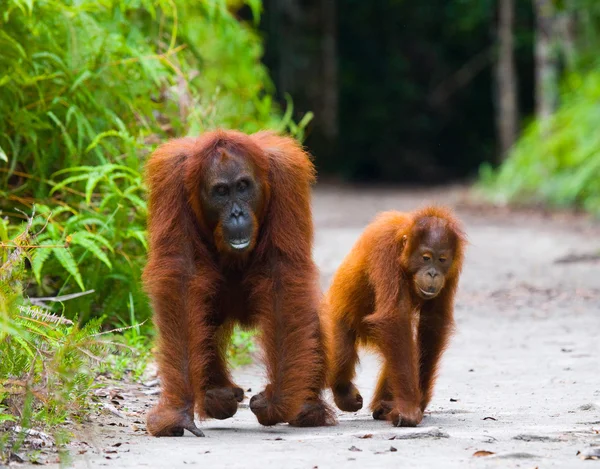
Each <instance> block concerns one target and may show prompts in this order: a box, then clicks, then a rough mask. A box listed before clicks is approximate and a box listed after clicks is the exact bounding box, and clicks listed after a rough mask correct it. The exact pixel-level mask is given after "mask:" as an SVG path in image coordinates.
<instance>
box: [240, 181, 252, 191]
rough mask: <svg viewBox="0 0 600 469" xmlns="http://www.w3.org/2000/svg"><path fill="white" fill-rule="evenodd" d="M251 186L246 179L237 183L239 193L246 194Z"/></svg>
mask: <svg viewBox="0 0 600 469" xmlns="http://www.w3.org/2000/svg"><path fill="white" fill-rule="evenodd" d="M249 185H250V183H249V182H248V181H247V180H246V179H242V180H241V181H239V182H238V183H237V190H238V192H244V191H245V190H246V189H248V186H249Z"/></svg>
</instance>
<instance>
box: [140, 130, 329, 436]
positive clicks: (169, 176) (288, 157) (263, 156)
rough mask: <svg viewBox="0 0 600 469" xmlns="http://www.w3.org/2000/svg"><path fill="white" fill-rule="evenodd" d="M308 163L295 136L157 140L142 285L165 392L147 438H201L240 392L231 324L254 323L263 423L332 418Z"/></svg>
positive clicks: (255, 407)
mask: <svg viewBox="0 0 600 469" xmlns="http://www.w3.org/2000/svg"><path fill="white" fill-rule="evenodd" d="M314 179H315V175H314V167H313V165H312V163H311V161H310V159H309V157H308V155H307V154H306V153H305V152H304V151H303V150H302V148H301V147H300V146H299V145H298V144H297V143H296V142H295V141H294V140H292V139H291V138H286V137H280V136H277V135H275V134H273V133H271V132H260V133H257V134H254V135H246V134H243V133H240V132H235V131H222V130H220V131H215V132H210V133H206V134H204V135H203V136H201V137H199V138H183V139H178V140H173V141H170V142H168V143H166V144H164V145H162V146H161V147H160V148H159V149H158V150H156V152H155V153H154V154H153V155H152V157H151V158H150V161H149V162H148V165H147V181H148V185H149V189H150V198H149V226H148V230H149V235H150V254H149V259H148V265H147V267H146V269H145V272H144V282H145V287H146V289H147V291H148V293H149V295H150V298H151V301H152V304H153V308H154V321H155V323H156V326H157V327H158V332H159V342H158V366H159V374H160V377H161V383H162V395H161V399H160V402H159V403H158V405H157V406H156V407H155V408H154V409H152V410H151V411H150V413H149V415H148V419H147V428H148V431H149V432H150V433H151V434H152V435H155V436H181V435H183V432H184V430H188V431H190V432H191V433H193V434H194V435H196V436H203V433H202V431H201V430H200V429H198V428H197V427H196V425H195V423H194V412H196V413H197V414H199V415H200V416H202V417H212V418H217V419H226V418H229V417H231V416H233V415H234V414H235V413H236V411H237V408H238V402H240V401H241V400H242V399H243V396H244V392H243V390H242V389H241V388H240V387H238V386H236V385H235V384H234V383H233V382H232V380H231V376H230V374H229V371H228V369H227V363H226V357H225V353H226V347H227V344H228V341H229V338H230V336H231V331H232V327H233V325H234V324H235V323H239V324H241V325H242V326H246V327H253V326H259V327H260V328H261V330H262V345H263V349H264V355H265V362H266V366H267V374H268V379H269V384H268V385H267V386H266V388H265V390H264V391H263V392H261V393H259V394H257V395H255V396H253V397H252V399H251V400H250V409H251V410H252V412H254V414H256V417H257V418H258V421H259V422H260V423H261V424H263V425H275V424H276V423H279V422H289V423H290V424H292V425H297V426H319V425H327V424H331V423H333V422H334V418H333V413H332V410H331V409H330V408H329V407H328V406H327V405H326V404H325V403H324V402H323V401H322V400H321V395H320V394H321V389H322V388H323V386H324V383H325V356H324V351H323V346H322V337H321V328H320V323H319V317H318V305H319V295H320V292H319V287H318V283H317V281H318V279H317V270H316V267H315V265H314V263H313V261H312V258H311V250H312V242H313V225H312V219H311V209H310V186H311V184H312V183H313V182H314Z"/></svg>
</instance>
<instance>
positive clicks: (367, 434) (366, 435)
mask: <svg viewBox="0 0 600 469" xmlns="http://www.w3.org/2000/svg"><path fill="white" fill-rule="evenodd" d="M357 438H360V439H361V440H366V439H367V438H373V434H372V433H366V434H364V435H360V436H357Z"/></svg>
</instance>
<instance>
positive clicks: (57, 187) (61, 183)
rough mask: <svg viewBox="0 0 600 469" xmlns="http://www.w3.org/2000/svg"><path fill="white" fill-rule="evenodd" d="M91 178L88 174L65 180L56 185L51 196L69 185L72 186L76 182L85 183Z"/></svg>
mask: <svg viewBox="0 0 600 469" xmlns="http://www.w3.org/2000/svg"><path fill="white" fill-rule="evenodd" d="M89 177H90V175H89V174H88V173H86V174H79V175H78V176H71V177H68V178H67V179H64V180H62V181H60V182H59V183H57V184H55V185H54V187H52V190H51V191H50V194H54V193H55V192H56V191H57V190H59V189H62V188H63V187H65V186H68V185H69V184H72V183H74V182H77V181H85V180H86V179H88V178H89Z"/></svg>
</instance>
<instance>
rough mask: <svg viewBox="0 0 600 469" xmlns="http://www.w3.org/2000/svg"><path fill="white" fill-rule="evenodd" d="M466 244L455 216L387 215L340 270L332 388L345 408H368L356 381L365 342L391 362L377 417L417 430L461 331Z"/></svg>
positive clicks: (331, 346) (332, 317) (431, 211)
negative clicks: (456, 328)
mask: <svg viewBox="0 0 600 469" xmlns="http://www.w3.org/2000/svg"><path fill="white" fill-rule="evenodd" d="M465 243H466V239H465V235H464V233H463V230H462V228H461V226H460V223H459V221H458V220H457V219H456V217H455V216H454V215H453V214H452V212H451V211H450V210H447V209H444V208H440V207H433V206H432V207H427V208H424V209H422V210H418V211H415V212H410V213H400V212H385V213H382V214H380V215H379V216H378V217H377V218H376V219H375V221H374V222H373V223H371V224H370V225H369V226H368V227H367V228H366V230H365V232H364V233H363V234H362V236H361V237H360V239H359V240H358V242H357V243H356V245H355V246H354V248H353V249H352V251H351V252H350V254H349V255H348V256H347V257H346V259H345V260H344V261H343V263H342V265H341V266H340V268H339V269H338V271H337V272H336V274H335V276H334V279H333V283H332V285H331V288H330V289H329V292H328V293H327V296H326V299H325V306H324V311H323V319H324V323H325V326H326V330H327V336H328V338H327V349H328V350H327V353H328V362H329V384H330V386H331V389H332V391H333V395H334V399H335V403H336V404H337V406H338V407H339V408H340V409H341V410H344V411H347V412H355V411H357V410H359V409H360V408H362V405H363V399H362V396H361V395H360V393H359V391H358V389H357V388H356V386H355V385H354V384H353V383H352V379H353V378H354V375H355V371H354V368H355V366H356V363H357V361H358V354H357V345H358V342H361V343H363V344H367V345H374V346H375V347H377V348H378V350H379V351H380V352H381V354H382V355H383V359H384V364H383V369H382V371H381V375H380V377H379V382H378V384H377V388H376V391H375V394H374V396H373V401H372V402H371V410H372V411H373V418H375V419H380V420H390V421H391V422H392V424H393V425H394V426H404V427H414V426H416V425H418V424H419V423H420V422H421V420H422V418H423V411H424V410H425V408H426V407H427V404H429V401H430V400H431V396H432V391H433V385H434V381H435V378H436V369H437V365H438V362H439V360H440V357H441V356H442V353H443V351H444V349H445V347H446V345H447V343H448V339H449V336H450V334H451V332H452V329H453V322H454V321H453V309H454V295H455V294H456V288H457V285H458V279H459V276H460V272H461V268H462V264H463V252H464V247H465Z"/></svg>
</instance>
